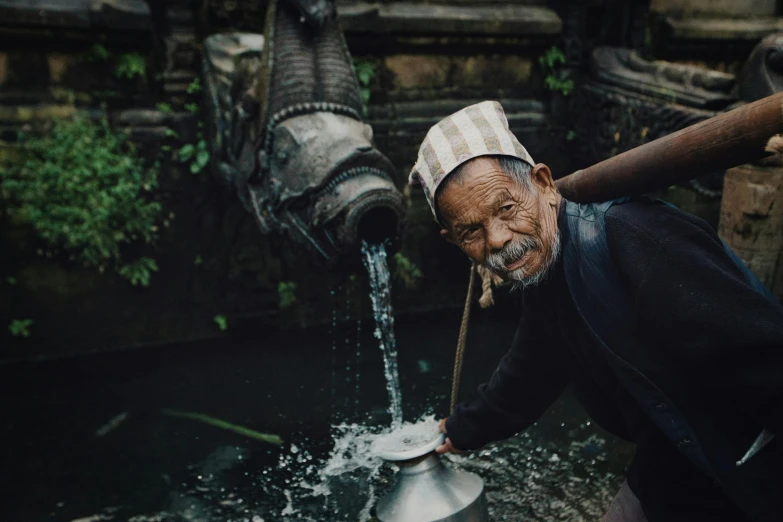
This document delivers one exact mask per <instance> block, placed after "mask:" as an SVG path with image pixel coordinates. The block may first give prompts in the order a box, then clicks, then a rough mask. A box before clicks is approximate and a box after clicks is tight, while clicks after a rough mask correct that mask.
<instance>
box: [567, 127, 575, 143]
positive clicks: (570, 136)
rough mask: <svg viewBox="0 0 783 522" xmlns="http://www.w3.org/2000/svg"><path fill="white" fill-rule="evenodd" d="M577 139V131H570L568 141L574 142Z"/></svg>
mask: <svg viewBox="0 0 783 522" xmlns="http://www.w3.org/2000/svg"><path fill="white" fill-rule="evenodd" d="M575 139H576V131H575V130H574V129H570V130H569V131H568V132H567V133H566V141H574V140H575Z"/></svg>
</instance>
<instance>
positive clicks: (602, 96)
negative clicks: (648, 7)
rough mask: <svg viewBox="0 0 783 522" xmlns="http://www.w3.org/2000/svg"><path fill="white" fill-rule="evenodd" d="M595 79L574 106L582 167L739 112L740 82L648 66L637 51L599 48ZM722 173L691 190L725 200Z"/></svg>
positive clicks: (678, 67)
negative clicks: (732, 110)
mask: <svg viewBox="0 0 783 522" xmlns="http://www.w3.org/2000/svg"><path fill="white" fill-rule="evenodd" d="M590 72H591V78H590V79H589V80H588V81H587V82H586V83H585V84H584V85H583V86H582V87H581V88H580V89H578V90H577V91H576V92H575V93H574V96H573V100H572V102H571V103H572V105H571V107H572V119H573V120H572V121H573V125H574V127H575V129H574V135H575V139H574V141H573V143H572V144H571V145H570V146H569V147H570V149H571V150H572V154H574V155H575V156H576V157H577V158H578V159H579V160H580V161H583V162H585V163H596V162H599V161H602V160H604V159H606V158H609V157H611V156H614V155H616V154H619V153H621V152H624V151H626V150H629V149H632V148H634V147H637V146H639V145H642V144H644V143H647V142H649V141H652V140H655V139H657V138H660V137H662V136H665V135H667V134H670V133H672V132H675V131H677V130H680V129H682V128H684V127H687V126H689V125H693V124H694V123H698V122H699V121H702V120H705V119H707V118H711V117H712V116H715V115H716V114H718V113H719V112H723V111H725V110H729V109H730V108H732V107H734V106H736V103H738V100H737V98H736V96H735V95H734V94H733V93H734V86H735V81H736V80H735V77H734V75H731V74H726V73H722V72H718V71H712V70H709V69H704V68H701V67H695V66H689V65H682V64H673V63H668V62H662V61H647V60H644V59H643V58H641V57H640V56H639V55H638V54H637V53H636V52H635V51H632V50H630V49H626V48H617V47H599V48H596V49H595V50H594V51H593V53H592V55H591V59H590ZM722 176H723V173H722V172H719V173H715V174H712V175H709V176H706V177H702V178H699V179H698V180H693V181H691V182H690V183H689V186H690V187H691V188H693V189H694V190H696V191H697V192H699V193H700V194H702V195H704V196H708V197H713V198H717V197H720V194H721V186H722Z"/></svg>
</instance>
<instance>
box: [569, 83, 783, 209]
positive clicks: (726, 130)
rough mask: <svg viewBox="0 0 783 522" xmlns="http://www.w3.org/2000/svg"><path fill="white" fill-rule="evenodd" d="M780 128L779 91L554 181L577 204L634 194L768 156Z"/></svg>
mask: <svg viewBox="0 0 783 522" xmlns="http://www.w3.org/2000/svg"><path fill="white" fill-rule="evenodd" d="M780 133H783V92H780V93H777V94H773V95H772V96H768V97H767V98H762V99H761V100H758V101H756V102H753V103H750V104H747V105H743V106H742V107H739V108H737V109H734V110H732V111H729V112H726V113H723V114H720V115H718V116H715V117H714V118H710V119H709V120H705V121H702V122H700V123H697V124H696V125H692V126H690V127H687V128H685V129H682V130H680V131H677V132H675V133H673V134H669V135H667V136H664V137H662V138H659V139H657V140H655V141H651V142H650V143H645V144H644V145H641V146H639V147H636V148H635V149H632V150H629V151H626V152H624V153H622V154H619V155H617V156H614V157H612V158H609V159H607V160H605V161H602V162H600V163H597V164H595V165H593V166H592V167H588V168H586V169H583V170H579V171H577V172H574V173H573V174H570V175H568V176H566V177H564V178H561V179H559V180H557V182H556V185H557V188H558V189H559V190H560V193H561V194H563V196H564V197H565V198H566V199H570V200H571V201H576V202H579V203H590V202H597V201H606V200H610V199H615V198H619V197H622V196H635V195H639V194H644V193H647V192H650V191H653V190H656V189H662V188H665V187H669V186H671V185H675V184H677V183H680V182H682V181H685V180H689V179H693V178H697V177H699V176H703V175H705V174H708V173H710V172H715V171H718V170H724V169H728V168H732V167H736V166H737V165H742V164H744V163H752V162H755V161H758V160H759V159H761V158H763V157H765V156H768V155H769V153H768V152H765V151H764V147H765V146H766V145H767V142H768V141H769V139H770V138H771V137H772V136H774V135H775V134H780Z"/></svg>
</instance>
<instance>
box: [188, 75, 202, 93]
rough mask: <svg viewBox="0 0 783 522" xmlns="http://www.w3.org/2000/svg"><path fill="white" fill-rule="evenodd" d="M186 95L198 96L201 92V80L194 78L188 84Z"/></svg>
mask: <svg viewBox="0 0 783 522" xmlns="http://www.w3.org/2000/svg"><path fill="white" fill-rule="evenodd" d="M185 92H187V93H188V94H198V93H200V92H201V80H199V79H198V78H194V79H193V81H192V82H190V85H188V88H187V89H186V91H185Z"/></svg>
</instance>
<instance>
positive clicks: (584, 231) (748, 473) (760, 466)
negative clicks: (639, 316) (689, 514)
mask: <svg viewBox="0 0 783 522" xmlns="http://www.w3.org/2000/svg"><path fill="white" fill-rule="evenodd" d="M625 201H627V199H623V200H617V201H610V202H605V203H596V204H578V203H573V202H571V201H566V200H563V202H564V204H565V215H566V226H565V229H564V230H562V231H561V234H562V241H563V261H564V268H565V275H566V281H567V283H568V288H569V290H570V292H571V296H572V298H573V301H574V304H575V305H576V308H577V310H578V311H579V314H580V315H581V317H582V319H583V320H584V322H585V324H586V325H587V327H588V329H589V330H590V333H591V335H592V336H593V338H594V339H595V340H596V342H597V344H598V346H599V347H600V350H601V352H602V354H603V355H604V357H605V358H606V360H607V362H608V363H609V365H610V367H611V368H612V370H613V371H614V373H615V374H616V375H617V376H618V378H619V379H620V382H621V383H622V384H623V386H624V387H625V388H626V389H627V390H628V392H629V393H630V394H631V395H632V396H633V397H634V399H635V400H636V401H637V402H638V403H639V405H640V406H641V407H642V409H643V410H644V411H645V412H646V413H647V414H648V415H649V416H650V418H651V419H652V420H653V421H654V422H655V424H656V425H657V426H658V428H659V429H660V430H661V431H662V432H663V434H664V435H665V436H666V437H667V438H668V439H669V441H671V443H672V444H674V445H675V446H676V447H677V449H678V450H679V451H680V452H681V453H682V454H683V455H684V456H685V457H687V458H688V459H689V460H690V461H691V462H692V463H693V464H694V465H695V466H697V467H698V468H699V469H701V470H702V471H703V472H704V473H705V474H706V475H707V476H709V477H711V478H712V479H713V480H715V481H716V482H717V483H718V484H720V486H721V488H722V489H723V491H724V492H725V493H726V495H727V496H728V497H729V498H731V499H732V501H733V502H734V503H735V504H736V505H737V506H739V507H740V508H741V509H742V510H744V511H745V512H746V513H747V514H748V516H749V517H751V518H752V519H753V520H757V521H759V522H774V521H778V522H779V521H781V520H783V500H782V498H783V480H781V479H779V478H777V477H778V476H779V475H781V474H783V472H782V471H781V470H779V469H775V467H776V464H777V465H780V463H775V462H772V461H771V460H769V459H765V455H764V453H763V452H761V453H759V455H757V456H755V457H753V458H752V459H750V460H749V461H748V463H747V464H745V465H743V466H737V464H736V462H737V459H738V456H737V451H738V448H739V447H741V446H742V444H745V443H746V441H743V442H742V443H740V442H739V441H736V440H731V437H730V436H729V435H726V434H723V433H720V432H719V430H714V429H711V426H712V425H713V424H714V423H713V422H711V419H709V418H708V416H709V414H708V413H706V412H702V410H700V408H699V405H698V404H697V403H695V402H693V401H691V399H692V397H689V396H688V394H687V393H680V392H677V391H674V392H672V391H669V392H666V391H664V390H663V389H662V388H663V386H661V385H660V383H658V384H656V382H654V381H653V379H651V378H650V377H649V375H650V374H652V373H654V372H653V371H648V370H650V369H651V368H658V369H660V368H661V367H665V366H666V364H671V363H670V362H668V361H666V360H664V359H663V358H659V357H657V356H656V352H655V351H654V350H650V349H649V348H645V347H643V346H642V342H641V340H640V339H638V335H636V334H635V331H636V329H635V325H636V318H635V316H634V313H633V310H634V306H633V301H632V299H631V296H630V295H629V293H628V289H627V288H626V287H625V285H624V284H623V282H622V279H621V276H620V272H619V270H618V269H617V266H616V265H615V264H614V262H613V261H612V258H611V253H610V251H609V245H608V242H607V238H606V226H605V215H606V212H607V211H608V210H609V209H610V208H611V207H612V206H613V205H619V204H623V203H624V202H625ZM659 204H664V203H663V202H660V203H659ZM725 250H726V252H727V255H729V256H730V257H731V258H732V259H733V260H734V261H735V262H736V263H737V266H738V267H739V268H740V269H741V270H742V271H743V273H744V274H745V276H746V277H747V279H748V282H749V283H750V284H751V285H752V286H753V287H754V289H756V290H757V291H759V292H762V293H764V294H765V295H767V296H768V297H769V298H770V299H773V298H772V296H771V295H770V294H769V292H768V290H767V289H766V288H765V287H764V285H763V284H762V283H761V282H760V281H759V280H758V279H757V278H756V277H755V276H754V275H753V274H752V273H751V272H750V270H748V269H747V267H745V265H744V264H743V263H742V261H740V260H739V259H738V258H737V257H736V256H735V255H734V254H733V253H732V252H731V251H730V250H729V249H728V248H726V249H725ZM773 301H774V299H773ZM689 401H690V402H689ZM717 409H719V408H717ZM715 410H716V409H713V411H715ZM685 412H690V413H689V414H686V413H685ZM740 455H741V454H740ZM773 478H774V479H776V480H774V479H773ZM771 480H772V482H771ZM773 482H774V484H773Z"/></svg>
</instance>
